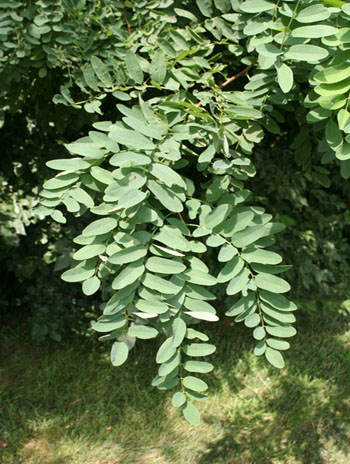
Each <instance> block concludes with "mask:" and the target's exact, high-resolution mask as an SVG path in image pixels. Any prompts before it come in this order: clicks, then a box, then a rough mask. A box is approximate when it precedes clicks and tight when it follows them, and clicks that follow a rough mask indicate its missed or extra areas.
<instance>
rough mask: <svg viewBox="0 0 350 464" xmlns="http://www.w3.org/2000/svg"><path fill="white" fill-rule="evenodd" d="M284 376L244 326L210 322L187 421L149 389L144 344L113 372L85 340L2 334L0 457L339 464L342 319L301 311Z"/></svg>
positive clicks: (346, 393) (39, 463)
mask: <svg viewBox="0 0 350 464" xmlns="http://www.w3.org/2000/svg"><path fill="white" fill-rule="evenodd" d="M298 319H299V321H298V324H299V333H298V336H297V337H295V339H294V340H293V346H292V349H291V350H290V352H289V353H288V354H287V366H286V368H285V369H284V370H283V371H278V370H276V369H274V368H272V367H269V366H268V365H267V364H266V363H265V362H264V360H262V359H257V358H255V357H254V356H253V355H252V353H251V352H252V346H253V341H252V338H251V336H250V333H249V331H248V330H247V329H245V328H244V327H240V326H235V327H232V325H229V324H227V320H226V325H225V324H224V323H219V324H218V325H216V328H215V331H214V333H213V335H212V340H213V342H214V343H215V344H217V346H218V350H217V354H215V355H213V356H212V357H211V359H213V361H214V363H215V365H216V366H217V368H216V370H215V372H214V373H213V374H209V375H206V376H205V377H206V380H207V379H208V380H209V384H210V392H211V399H210V400H209V401H207V402H206V403H201V405H200V408H201V413H202V418H203V422H202V424H201V426H200V427H191V426H189V425H188V424H187V423H186V422H185V421H184V420H183V419H182V418H181V416H180V414H178V413H177V412H176V411H175V410H174V409H173V408H172V407H171V406H170V394H167V393H164V392H159V391H157V390H156V389H153V388H152V387H151V386H150V382H151V379H152V377H153V375H154V372H155V366H154V361H153V359H154V354H155V350H156V346H155V344H154V343H153V342H151V341H148V342H143V343H140V344H139V347H137V348H136V349H135V351H134V353H133V354H132V356H131V358H130V359H129V362H128V364H127V365H125V366H123V367H121V368H113V367H112V366H111V365H110V362H109V355H108V354H106V353H107V352H108V346H107V345H106V344H101V345H98V346H97V347H96V344H95V343H92V342H91V341H82V340H81V339H78V340H76V341H74V342H72V343H67V344H65V343H62V344H57V345H53V344H50V345H45V346H41V347H38V346H33V345H32V344H30V343H28V342H26V341H23V340H22V337H21V334H20V333H12V334H10V335H8V334H6V332H5V331H4V333H3V335H2V338H1V340H2V343H1V344H2V349H1V353H2V360H1V370H0V380H1V383H0V385H1V386H0V389H1V390H0V408H1V410H0V442H3V443H6V447H2V448H0V463H1V464H116V463H121V464H185V463H186V464H248V463H249V464H258V463H259V464H282V463H283V464H299V463H306V464H333V463H334V464H343V463H344V464H348V463H349V462H350V374H349V373H350V328H349V317H347V316H345V315H340V314H339V313H336V312H329V311H328V310H322V311H320V312H316V313H310V314H302V313H299V318H298Z"/></svg>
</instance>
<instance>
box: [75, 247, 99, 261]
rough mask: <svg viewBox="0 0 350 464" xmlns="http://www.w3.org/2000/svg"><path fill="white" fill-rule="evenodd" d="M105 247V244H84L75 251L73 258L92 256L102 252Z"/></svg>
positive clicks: (79, 258)
mask: <svg viewBox="0 0 350 464" xmlns="http://www.w3.org/2000/svg"><path fill="white" fill-rule="evenodd" d="M105 249H106V246H105V245H86V246H84V247H83V248H80V250H78V251H77V252H75V253H74V255H73V258H74V259H76V260H78V261H83V260H84V259H90V258H94V257H95V256H98V255H101V254H102V253H104V251H105Z"/></svg>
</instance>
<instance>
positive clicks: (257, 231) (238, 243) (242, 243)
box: [231, 225, 265, 248]
mask: <svg viewBox="0 0 350 464" xmlns="http://www.w3.org/2000/svg"><path fill="white" fill-rule="evenodd" d="M264 235H265V229H264V227H263V226H261V225H258V226H250V227H247V228H246V229H244V230H242V231H241V232H237V233H235V234H233V235H232V239H231V240H232V243H233V245H234V246H235V247H238V248H243V247H246V246H248V245H251V244H252V243H254V242H256V241H257V240H259V238H261V237H263V236H264Z"/></svg>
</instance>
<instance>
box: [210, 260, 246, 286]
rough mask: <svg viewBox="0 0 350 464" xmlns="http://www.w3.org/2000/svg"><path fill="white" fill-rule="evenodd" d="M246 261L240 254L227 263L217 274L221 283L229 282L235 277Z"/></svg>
mask: <svg viewBox="0 0 350 464" xmlns="http://www.w3.org/2000/svg"><path fill="white" fill-rule="evenodd" d="M243 266H244V261H243V259H241V258H240V257H239V256H235V257H234V258H233V259H232V260H231V261H229V262H228V263H226V264H225V266H224V267H223V268H222V269H221V271H220V272H219V274H218V276H217V278H216V279H217V281H218V282H220V283H223V282H228V281H229V280H231V279H232V278H233V277H235V276H236V275H237V274H238V273H239V272H240V271H241V270H242V268H243Z"/></svg>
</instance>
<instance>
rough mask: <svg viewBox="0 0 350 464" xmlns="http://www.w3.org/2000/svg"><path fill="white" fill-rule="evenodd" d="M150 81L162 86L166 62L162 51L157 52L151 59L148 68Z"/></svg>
mask: <svg viewBox="0 0 350 464" xmlns="http://www.w3.org/2000/svg"><path fill="white" fill-rule="evenodd" d="M150 74H151V79H152V80H154V81H155V82H157V84H162V83H163V82H164V79H165V76H166V61H165V55H164V52H163V51H162V50H157V51H156V52H155V54H154V56H153V58H152V62H151V67H150Z"/></svg>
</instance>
